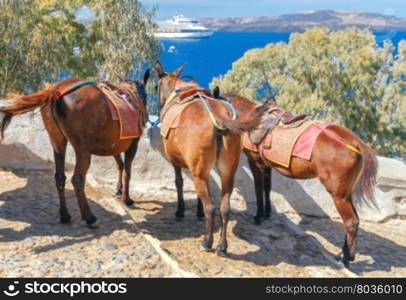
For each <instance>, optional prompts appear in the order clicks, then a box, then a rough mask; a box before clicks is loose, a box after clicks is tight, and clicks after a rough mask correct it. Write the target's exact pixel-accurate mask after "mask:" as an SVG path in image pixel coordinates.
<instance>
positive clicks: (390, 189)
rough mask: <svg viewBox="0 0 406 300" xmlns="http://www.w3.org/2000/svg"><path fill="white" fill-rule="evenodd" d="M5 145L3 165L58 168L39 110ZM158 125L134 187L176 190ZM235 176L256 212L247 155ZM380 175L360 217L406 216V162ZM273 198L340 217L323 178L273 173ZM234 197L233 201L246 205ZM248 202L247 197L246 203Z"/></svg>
mask: <svg viewBox="0 0 406 300" xmlns="http://www.w3.org/2000/svg"><path fill="white" fill-rule="evenodd" d="M5 136H6V138H5V140H4V141H3V142H2V143H1V144H0V167H7V168H22V169H24V168H27V169H43V168H45V169H49V168H53V154H52V153H53V152H52V148H51V144H50V142H49V140H48V136H47V134H46V131H45V129H44V127H43V124H42V120H41V118H40V114H39V113H38V112H37V113H35V114H33V113H30V114H28V115H24V116H18V117H15V118H14V119H13V121H12V123H11V125H10V127H9V128H8V129H7V131H6V134H5ZM162 151H163V150H162V141H161V136H160V135H159V129H158V128H153V129H151V128H148V129H147V130H145V133H144V136H143V138H142V139H141V141H140V145H139V150H138V153H137V155H136V158H135V161H134V164H133V172H134V173H133V177H132V189H133V190H135V191H138V192H144V193H148V192H154V193H174V191H175V185H174V174H173V168H172V166H171V165H170V164H169V163H168V162H167V161H166V159H165V158H164V156H163V152H162ZM241 157H242V158H241V163H240V168H239V170H238V174H237V176H236V183H235V186H236V189H235V192H234V193H233V197H234V198H235V199H241V198H243V199H244V200H246V202H247V204H248V209H249V210H250V211H252V214H255V194H254V186H253V181H252V176H251V172H250V171H249V168H248V164H247V161H246V158H245V155H242V156H241ZM74 161H75V160H74V154H73V152H72V149H68V154H67V165H68V170H71V169H72V166H73V165H74ZM379 166H380V167H379V180H378V185H377V187H376V192H375V194H376V198H377V204H378V207H379V209H380V210H379V211H378V210H376V209H374V208H372V207H368V206H365V205H358V211H359V214H360V216H361V219H364V220H370V221H382V220H384V219H386V218H389V217H393V216H398V215H401V216H405V215H406V164H405V163H404V162H401V161H399V160H395V159H388V158H384V157H379ZM89 174H90V177H89V179H90V181H91V182H93V183H94V181H96V182H97V183H98V184H115V181H116V167H115V163H114V160H113V158H110V157H95V156H93V158H92V166H91V168H90V171H89ZM185 175H186V176H185V188H184V190H185V192H186V193H189V192H193V190H194V189H193V185H192V182H191V180H190V178H189V176H188V174H187V172H185ZM212 179H213V180H212V189H213V190H214V195H218V185H217V182H218V176H217V174H216V173H215V172H212ZM272 185H273V189H272V190H273V191H272V202H273V204H274V205H275V206H276V208H277V209H278V211H280V212H297V213H301V214H308V215H314V216H318V217H325V216H331V217H332V216H334V217H337V216H338V215H337V212H336V210H335V207H334V204H333V201H332V199H331V198H330V196H329V194H328V193H327V192H326V191H325V190H324V188H323V186H321V184H320V183H319V182H318V180H304V181H296V180H292V179H288V178H286V177H283V176H281V175H279V174H277V173H276V172H273V177H272ZM240 203H241V201H234V202H233V205H241V204H240ZM244 203H245V202H244Z"/></svg>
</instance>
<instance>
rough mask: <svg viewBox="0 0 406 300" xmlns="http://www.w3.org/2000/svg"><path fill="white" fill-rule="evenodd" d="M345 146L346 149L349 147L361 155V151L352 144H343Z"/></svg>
mask: <svg viewBox="0 0 406 300" xmlns="http://www.w3.org/2000/svg"><path fill="white" fill-rule="evenodd" d="M345 147H347V148H348V149H350V150H351V151H354V152H355V153H358V154H359V155H362V153H361V151H359V150H358V149H357V148H355V147H354V146H351V145H348V144H347V145H345Z"/></svg>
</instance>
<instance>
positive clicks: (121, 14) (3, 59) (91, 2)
mask: <svg viewBox="0 0 406 300" xmlns="http://www.w3.org/2000/svg"><path fill="white" fill-rule="evenodd" d="M84 5H86V7H89V8H90V9H91V10H92V11H93V12H94V13H95V16H96V17H95V20H94V21H93V22H91V23H89V24H84V23H83V22H82V23H81V22H80V21H79V20H78V19H77V18H76V16H75V13H76V12H77V10H78V9H79V8H81V7H82V8H83V6H84ZM0 6H1V7H0V37H1V38H0V69H1V72H0V96H5V95H6V94H7V93H8V92H11V91H13V92H31V91H35V90H38V89H40V88H41V87H42V85H43V84H44V83H45V82H49V81H55V80H58V79H60V78H59V77H60V75H61V72H62V71H64V72H69V74H70V75H71V76H79V77H98V78H102V79H107V80H113V81H114V80H117V77H116V76H115V74H119V75H120V76H130V75H139V72H140V71H141V69H142V68H144V67H145V64H146V63H151V62H153V61H155V59H156V57H157V55H158V53H159V51H160V46H159V43H158V42H157V41H156V40H155V39H154V37H153V34H152V32H153V30H154V29H155V26H156V25H155V23H154V22H153V20H152V18H153V15H154V12H155V10H154V9H152V10H147V9H145V8H144V7H143V6H142V5H141V4H140V2H139V1H137V0H114V1H113V0H102V1H96V0H88V1H85V0H72V1H62V0H18V1H8V0H3V1H1V2H0Z"/></svg>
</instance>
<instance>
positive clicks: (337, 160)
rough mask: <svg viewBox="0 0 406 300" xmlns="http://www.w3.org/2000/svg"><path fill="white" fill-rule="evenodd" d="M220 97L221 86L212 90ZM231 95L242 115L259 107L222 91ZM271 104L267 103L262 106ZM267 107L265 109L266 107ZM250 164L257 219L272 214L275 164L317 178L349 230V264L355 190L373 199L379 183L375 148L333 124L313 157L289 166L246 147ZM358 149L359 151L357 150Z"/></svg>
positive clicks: (355, 217)
mask: <svg viewBox="0 0 406 300" xmlns="http://www.w3.org/2000/svg"><path fill="white" fill-rule="evenodd" d="M213 93H214V96H215V97H219V90H218V88H216V89H215V91H214V92H213ZM223 97H224V98H229V99H231V102H232V103H233V105H234V107H235V108H236V110H237V112H238V114H239V115H240V116H244V115H247V114H252V113H253V112H255V111H256V110H258V108H256V105H255V104H254V103H252V102H251V101H249V100H248V99H246V98H243V97H239V96H237V95H233V94H226V95H223ZM269 105H270V104H264V105H262V106H261V109H262V110H263V111H264V109H263V108H264V107H266V106H269ZM265 111H266V109H265ZM334 136H337V137H339V138H340V139H341V140H343V141H345V143H346V145H349V148H351V147H352V148H353V147H355V150H356V151H351V150H350V149H348V148H346V147H344V146H343V145H342V144H340V143H338V142H337V140H334V138H333V137H334ZM244 151H245V153H246V154H247V157H248V161H249V165H250V168H251V171H252V173H253V175H254V179H255V190H256V196H257V204H258V211H257V215H256V216H255V220H256V221H257V222H260V221H259V220H260V218H262V217H264V216H265V217H269V215H270V207H271V206H270V201H269V192H270V190H271V172H270V168H273V169H274V170H276V171H277V172H279V173H280V174H282V175H284V176H287V177H290V178H294V179H309V178H318V179H319V180H320V182H321V183H322V184H323V186H324V187H325V188H326V190H327V191H328V192H329V193H330V195H331V197H332V198H333V200H334V204H335V206H336V208H337V211H338V212H339V214H340V216H341V218H342V220H343V224H344V229H345V232H346V238H345V241H344V246H343V263H344V264H345V266H347V267H348V266H349V262H350V261H353V260H354V258H355V252H356V242H357V233H358V226H359V219H358V215H357V212H356V210H355V207H354V205H353V198H352V196H353V194H354V193H355V194H356V195H359V196H362V197H363V198H364V199H367V200H370V201H372V202H373V203H374V191H373V187H374V185H375V183H376V175H377V167H378V164H377V159H376V156H375V153H374V151H373V150H372V149H371V148H370V147H369V146H368V145H367V144H365V143H363V142H362V141H361V140H360V139H359V138H358V137H357V136H356V135H355V134H354V133H352V132H351V131H350V130H348V129H346V128H344V127H342V126H339V125H330V126H328V127H327V128H326V129H324V131H322V132H321V133H320V135H319V136H318V137H317V139H316V142H315V144H314V148H313V151H312V155H311V159H310V161H308V160H304V159H302V158H298V157H294V156H293V157H292V160H291V163H290V166H289V168H285V167H281V166H280V165H277V164H275V163H273V162H271V161H268V160H266V161H265V159H263V158H262V157H261V155H260V154H259V153H258V152H253V151H250V150H247V149H244ZM357 152H359V153H357ZM264 186H265V197H266V198H265V199H266V208H265V215H264V210H263V195H264Z"/></svg>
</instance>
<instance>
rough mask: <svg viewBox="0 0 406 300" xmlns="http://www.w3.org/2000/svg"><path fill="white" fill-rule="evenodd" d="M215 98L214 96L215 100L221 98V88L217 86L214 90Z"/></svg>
mask: <svg viewBox="0 0 406 300" xmlns="http://www.w3.org/2000/svg"><path fill="white" fill-rule="evenodd" d="M213 96H214V98H219V97H220V88H219V87H218V86H217V85H216V87H215V88H214V89H213Z"/></svg>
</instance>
